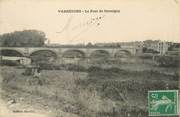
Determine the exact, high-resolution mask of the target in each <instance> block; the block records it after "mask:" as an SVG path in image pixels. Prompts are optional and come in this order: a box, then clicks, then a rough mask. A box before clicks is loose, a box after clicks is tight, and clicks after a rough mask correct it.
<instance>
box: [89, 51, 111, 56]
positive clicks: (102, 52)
mask: <svg viewBox="0 0 180 117" xmlns="http://www.w3.org/2000/svg"><path fill="white" fill-rule="evenodd" d="M109 57H110V53H109V52H108V51H106V50H94V51H92V52H91V54H90V58H109Z"/></svg>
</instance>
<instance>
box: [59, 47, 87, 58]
mask: <svg viewBox="0 0 180 117" xmlns="http://www.w3.org/2000/svg"><path fill="white" fill-rule="evenodd" d="M62 57H63V58H85V57H86V54H85V52H83V51H81V50H76V49H70V50H66V51H64V52H63V54H62Z"/></svg>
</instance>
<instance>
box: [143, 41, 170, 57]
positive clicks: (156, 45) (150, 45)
mask: <svg viewBox="0 0 180 117" xmlns="http://www.w3.org/2000/svg"><path fill="white" fill-rule="evenodd" d="M171 45H173V43H172V42H166V41H160V40H155V41H153V40H146V41H144V47H145V48H147V49H150V50H154V51H156V52H158V53H159V54H160V55H164V54H166V52H167V51H168V49H169V47H170V46H171Z"/></svg>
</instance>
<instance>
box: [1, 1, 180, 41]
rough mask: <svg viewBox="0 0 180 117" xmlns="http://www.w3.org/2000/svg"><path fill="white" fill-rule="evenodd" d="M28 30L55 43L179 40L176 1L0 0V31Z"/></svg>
mask: <svg viewBox="0 0 180 117" xmlns="http://www.w3.org/2000/svg"><path fill="white" fill-rule="evenodd" d="M58 10H82V11H84V10H120V12H118V13H107V12H106V13H104V12H101V13H84V12H83V13H61V12H58ZM28 29H36V30H40V31H43V32H45V34H46V37H47V38H48V40H50V42H51V43H59V44H76V43H88V42H92V43H108V42H127V41H143V40H147V39H152V40H162V41H172V42H180V0H0V34H4V33H10V32H14V31H22V30H28Z"/></svg>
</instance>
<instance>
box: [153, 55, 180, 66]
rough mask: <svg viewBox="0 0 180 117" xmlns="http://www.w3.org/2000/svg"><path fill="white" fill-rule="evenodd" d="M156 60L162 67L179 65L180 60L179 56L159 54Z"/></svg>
mask: <svg viewBox="0 0 180 117" xmlns="http://www.w3.org/2000/svg"><path fill="white" fill-rule="evenodd" d="M155 60H156V62H157V63H158V65H159V66H162V67H178V66H179V62H180V61H179V57H178V56H177V57H173V56H157V57H156V58H155Z"/></svg>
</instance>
